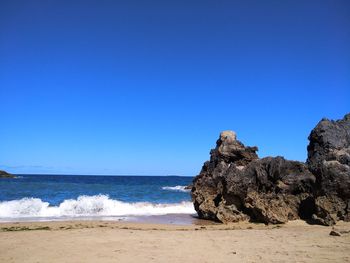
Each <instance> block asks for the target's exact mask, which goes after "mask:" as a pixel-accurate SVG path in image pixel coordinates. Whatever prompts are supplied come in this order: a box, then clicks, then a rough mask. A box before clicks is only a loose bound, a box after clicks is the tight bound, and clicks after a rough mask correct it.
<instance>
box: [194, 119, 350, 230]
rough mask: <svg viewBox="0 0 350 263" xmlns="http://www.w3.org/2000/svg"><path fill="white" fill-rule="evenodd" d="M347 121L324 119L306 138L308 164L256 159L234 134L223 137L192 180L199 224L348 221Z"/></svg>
mask: <svg viewBox="0 0 350 263" xmlns="http://www.w3.org/2000/svg"><path fill="white" fill-rule="evenodd" d="M349 122H350V115H349V114H348V115H346V116H345V118H344V119H343V120H340V121H329V120H326V119H323V120H322V121H321V122H320V123H319V124H318V125H317V126H316V128H315V129H314V130H313V131H312V132H311V134H310V137H309V139H310V145H309V146H308V161H307V164H305V163H301V162H297V161H288V160H285V159H284V158H283V157H266V158H262V159H259V158H258V156H257V154H256V151H257V150H258V148H257V147H247V146H245V145H243V144H242V143H241V142H240V141H238V140H237V139H236V134H235V133H234V132H232V131H224V132H222V133H221V134H220V138H219V139H218V141H217V142H216V148H215V149H213V150H211V152H210V160H209V161H207V162H205V163H204V165H203V167H202V170H201V172H200V174H199V175H198V176H197V177H196V178H195V179H194V181H193V187H192V191H191V194H192V200H193V203H194V207H195V209H196V211H197V213H198V216H199V217H200V218H204V219H211V220H215V221H219V222H237V221H242V220H250V221H258V222H264V223H273V224H278V223H285V222H287V221H288V220H294V219H299V218H301V219H304V220H308V221H310V222H313V223H318V224H323V225H332V224H334V223H335V222H336V221H337V220H339V219H343V220H347V219H350V213H349V210H350V201H349V196H350V173H349V171H350V170H349V161H350V148H349V145H350V143H349V142H350V123H349Z"/></svg>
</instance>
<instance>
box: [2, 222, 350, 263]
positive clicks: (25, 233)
mask: <svg viewBox="0 0 350 263" xmlns="http://www.w3.org/2000/svg"><path fill="white" fill-rule="evenodd" d="M333 229H334V230H336V231H338V232H339V233H341V236H331V235H329V233H330V232H331V231H332V230H333ZM349 230H350V223H345V222H342V221H341V222H338V224H337V225H336V226H335V227H325V226H319V225H308V224H306V223H305V222H303V221H300V220H295V221H291V222H288V223H287V224H283V225H264V224H252V223H245V222H242V223H235V224H227V225H225V224H211V223H209V224H203V222H200V223H198V222H197V223H195V224H186V225H174V224H160V223H152V220H150V221H149V222H147V223H144V222H118V221H59V222H21V223H1V224H0V262H349V261H350V233H349Z"/></svg>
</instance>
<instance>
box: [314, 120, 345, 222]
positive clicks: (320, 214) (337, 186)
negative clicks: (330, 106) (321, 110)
mask: <svg viewBox="0 0 350 263" xmlns="http://www.w3.org/2000/svg"><path fill="white" fill-rule="evenodd" d="M309 140H310V144H309V146H308V159H307V164H308V166H309V169H310V171H311V172H312V173H313V174H315V176H316V182H317V183H316V186H315V195H316V198H315V213H314V216H313V217H314V219H315V220H316V221H319V223H321V224H325V225H331V224H334V223H335V222H336V221H337V220H339V219H342V220H350V207H349V206H350V203H349V200H350V114H347V115H345V117H344V118H343V119H342V120H338V121H332V120H328V119H322V120H321V121H320V122H319V123H318V124H317V126H316V127H315V128H314V129H313V130H312V131H311V134H310V136H309Z"/></svg>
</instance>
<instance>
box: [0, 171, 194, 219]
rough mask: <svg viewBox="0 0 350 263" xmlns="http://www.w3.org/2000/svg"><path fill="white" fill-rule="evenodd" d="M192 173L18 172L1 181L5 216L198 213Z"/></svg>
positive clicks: (0, 209) (1, 207)
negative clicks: (169, 174)
mask: <svg viewBox="0 0 350 263" xmlns="http://www.w3.org/2000/svg"><path fill="white" fill-rule="evenodd" d="M192 179H193V178H192V177H179V176H84V175H18V176H17V178H15V179H1V180H0V220H1V219H3V218H23V217H30V218H36V217H62V216H64V217H76V216H128V215H162V214H168V213H188V214H191V213H193V211H194V210H193V205H192V203H191V197H190V193H189V191H188V190H185V189H184V187H185V186H187V185H189V184H191V182H192Z"/></svg>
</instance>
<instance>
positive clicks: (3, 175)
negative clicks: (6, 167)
mask: <svg viewBox="0 0 350 263" xmlns="http://www.w3.org/2000/svg"><path fill="white" fill-rule="evenodd" d="M14 177H15V176H14V175H12V174H9V173H7V172H5V171H2V170H0V178H14Z"/></svg>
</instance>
